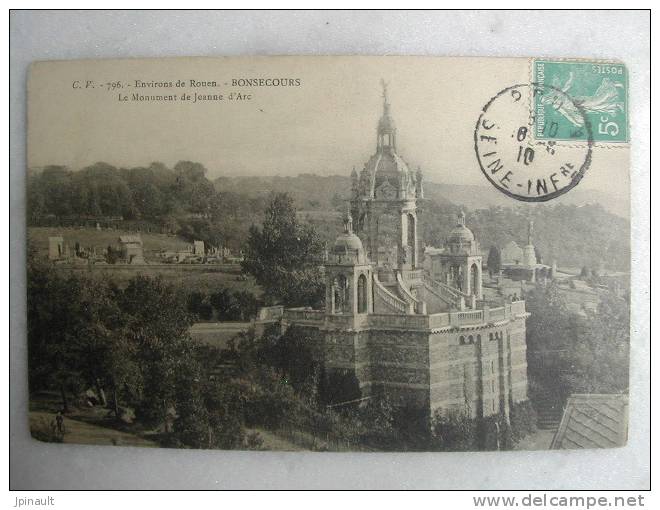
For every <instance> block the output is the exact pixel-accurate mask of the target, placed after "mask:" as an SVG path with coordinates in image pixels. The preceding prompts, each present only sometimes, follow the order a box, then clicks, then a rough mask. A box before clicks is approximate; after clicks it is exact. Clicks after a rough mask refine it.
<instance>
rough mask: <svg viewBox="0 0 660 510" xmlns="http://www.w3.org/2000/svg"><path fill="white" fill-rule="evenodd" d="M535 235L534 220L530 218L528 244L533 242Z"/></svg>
mask: <svg viewBox="0 0 660 510" xmlns="http://www.w3.org/2000/svg"><path fill="white" fill-rule="evenodd" d="M533 235H534V220H529V222H528V223H527V244H528V245H531V244H532V237H533Z"/></svg>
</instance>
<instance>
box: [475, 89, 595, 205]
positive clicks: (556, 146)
mask: <svg viewBox="0 0 660 510" xmlns="http://www.w3.org/2000/svg"><path fill="white" fill-rule="evenodd" d="M537 103H540V104H545V105H549V106H550V107H551V108H552V109H553V110H559V109H562V110H565V111H569V112H570V113H571V115H573V116H574V117H575V121H576V122H575V123H576V124H577V125H578V126H579V129H578V128H576V129H575V130H574V131H573V132H572V133H571V135H572V136H571V138H572V140H573V142H572V143H569V144H566V143H562V142H558V141H557V140H556V139H552V135H553V133H550V135H551V136H550V137H548V136H547V135H548V130H553V129H555V125H554V124H550V123H548V122H546V119H545V118H544V116H543V112H542V111H541V110H540V109H535V108H534V106H533V105H535V104H537ZM544 135H546V136H544ZM592 148H593V135H592V128H591V122H590V120H589V118H588V117H587V116H586V115H585V112H584V109H583V108H582V106H581V105H580V103H579V102H578V101H575V100H574V99H572V98H571V97H570V96H569V95H568V94H567V92H565V91H564V90H562V89H560V88H558V87H554V86H551V85H546V84H542V83H530V84H520V85H513V86H511V87H507V88H505V89H504V90H502V91H500V92H499V93H498V94H497V95H495V96H494V97H493V98H491V99H490V101H488V103H487V104H486V105H485V106H484V107H483V109H482V111H481V115H480V116H479V120H478V121H477V125H476V128H475V131H474V149H475V152H476V156H477V161H478V162H479V166H480V168H481V171H482V172H483V173H484V175H485V176H486V178H487V179H488V180H489V181H490V182H491V183H492V184H493V186H495V187H496V188H497V189H498V190H500V191H501V192H502V193H504V194H506V195H508V196H510V197H511V198H515V199H516V200H522V201H525V202H545V201H547V200H551V199H553V198H556V197H558V196H560V195H562V194H564V193H566V192H567V191H569V190H570V189H571V188H573V187H575V186H576V185H577V184H578V183H579V182H580V180H581V179H582V177H583V176H584V174H585V172H586V171H587V169H588V168H589V165H590V163H591V153H592Z"/></svg>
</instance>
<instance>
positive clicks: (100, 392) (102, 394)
mask: <svg viewBox="0 0 660 510" xmlns="http://www.w3.org/2000/svg"><path fill="white" fill-rule="evenodd" d="M96 393H97V394H98V396H99V399H100V400H101V405H102V406H103V407H106V406H107V405H108V400H107V399H106V398H105V391H103V387H102V386H101V383H100V382H99V380H98V379H96Z"/></svg>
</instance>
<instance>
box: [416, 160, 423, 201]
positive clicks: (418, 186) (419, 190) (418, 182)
mask: <svg viewBox="0 0 660 510" xmlns="http://www.w3.org/2000/svg"><path fill="white" fill-rule="evenodd" d="M422 177H423V175H422V168H421V167H419V166H418V167H417V173H416V174H415V196H416V197H417V198H424V187H423V186H422Z"/></svg>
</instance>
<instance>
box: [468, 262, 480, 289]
mask: <svg viewBox="0 0 660 510" xmlns="http://www.w3.org/2000/svg"><path fill="white" fill-rule="evenodd" d="M470 286H471V289H472V292H471V293H472V294H474V295H478V294H479V268H478V267H477V265H476V264H472V266H470Z"/></svg>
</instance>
